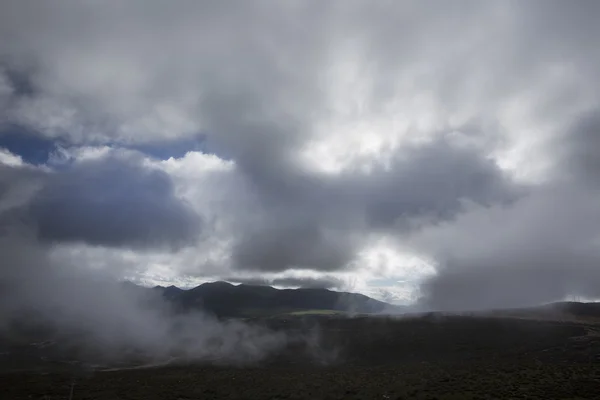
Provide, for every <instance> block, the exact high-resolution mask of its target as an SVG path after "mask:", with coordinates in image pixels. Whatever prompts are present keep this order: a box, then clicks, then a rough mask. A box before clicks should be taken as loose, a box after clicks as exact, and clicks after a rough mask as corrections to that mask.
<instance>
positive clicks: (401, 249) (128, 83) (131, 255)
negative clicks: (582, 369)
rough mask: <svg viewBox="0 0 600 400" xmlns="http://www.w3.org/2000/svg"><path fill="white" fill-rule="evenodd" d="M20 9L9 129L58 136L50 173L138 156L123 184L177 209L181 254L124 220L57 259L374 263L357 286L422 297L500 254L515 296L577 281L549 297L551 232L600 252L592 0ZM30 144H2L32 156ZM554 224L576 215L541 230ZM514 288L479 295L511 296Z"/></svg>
mask: <svg viewBox="0 0 600 400" xmlns="http://www.w3.org/2000/svg"><path fill="white" fill-rule="evenodd" d="M2 9H3V10H2V11H4V12H0V27H1V28H0V34H1V35H2V37H5V38H8V40H5V41H2V43H0V67H1V69H0V71H1V72H0V105H2V109H1V111H0V124H3V125H2V126H12V125H17V126H22V127H25V128H27V129H29V130H30V131H32V132H34V133H35V134H38V135H44V136H47V137H54V138H61V139H62V143H63V144H64V147H63V148H62V149H60V150H59V151H57V152H56V154H54V156H53V158H51V162H50V167H49V168H51V169H52V168H54V169H55V170H56V171H59V170H60V168H62V167H64V166H65V165H69V168H75V169H76V168H83V167H81V166H82V165H83V166H85V165H88V166H89V165H100V164H102V160H105V159H106V157H108V156H109V155H110V154H113V153H114V152H118V153H119V154H121V156H122V157H124V158H127V159H129V157H133V158H135V160H136V161H135V162H133V161H131V162H132V163H133V164H134V165H135V171H136V172H135V173H132V172H130V173H129V175H127V174H123V175H122V176H119V174H113V175H111V178H112V177H113V176H114V179H115V180H116V181H117V182H121V183H123V182H125V181H126V180H125V178H126V177H129V178H130V179H129V181H127V182H131V185H130V184H122V185H121V186H120V187H121V189H120V190H121V192H120V193H119V195H118V196H117V195H115V196H113V197H112V199H113V200H115V203H127V202H128V201H131V193H129V192H128V191H127V190H126V188H127V187H129V186H131V187H136V188H137V189H138V193H140V191H141V192H143V193H150V194H152V195H151V196H145V197H154V198H155V199H158V200H161V201H156V202H155V203H154V205H155V206H156V207H157V209H160V210H163V211H165V212H164V213H163V215H175V216H178V217H179V218H181V221H180V222H179V223H177V224H176V225H177V226H176V227H174V226H172V225H169V224H167V222H168V221H170V220H171V219H166V220H165V221H163V222H164V223H165V224H166V225H164V226H168V227H171V228H172V229H170V230H169V231H170V232H172V233H174V234H175V237H176V238H179V240H175V242H176V243H177V244H178V246H171V248H170V249H169V251H167V250H165V249H161V248H159V247H160V246H154V247H151V248H146V249H145V250H144V251H140V250H139V249H134V248H130V247H131V246H125V247H119V248H114V246H112V247H111V243H107V241H106V240H99V239H98V238H101V239H106V237H107V232H108V231H104V234H103V235H99V234H98V233H97V232H96V231H95V230H92V231H89V230H85V232H86V234H87V237H88V238H94V240H93V241H92V242H93V243H92V244H94V245H93V246H90V243H87V244H85V243H83V244H82V243H71V242H70V243H63V242H61V243H55V247H53V248H52V250H51V253H52V254H53V256H54V257H57V258H60V259H62V260H80V263H79V264H81V265H90V267H91V266H95V267H98V268H107V269H110V270H112V271H114V273H115V275H117V276H118V275H119V274H121V275H123V276H125V275H127V276H130V275H132V274H133V275H135V274H138V275H140V276H146V277H154V279H155V280H158V281H164V280H168V279H169V276H171V278H172V279H173V280H174V281H175V280H187V279H198V280H201V279H207V278H209V277H214V278H220V277H235V276H238V277H239V278H240V279H242V278H244V279H254V278H256V279H259V278H261V279H262V278H264V279H271V280H272V279H282V280H283V279H288V282H290V283H291V282H293V279H296V280H297V282H300V279H323V280H325V279H326V278H330V277H332V276H333V277H338V278H340V279H342V278H343V279H342V280H344V281H351V280H353V279H354V280H355V281H360V282H359V283H356V284H355V285H354V286H355V287H356V288H357V290H361V291H369V290H372V288H373V287H374V286H373V285H375V286H378V287H385V290H386V291H389V290H393V287H394V284H393V283H392V284H390V285H388V283H390V282H402V284H399V285H396V286H398V287H401V288H400V289H399V291H401V292H402V293H404V294H402V296H405V297H406V293H408V292H409V290H408V289H406V287H407V285H408V286H411V287H414V286H415V285H420V284H421V282H422V281H427V282H429V283H430V284H429V285H425V286H423V289H424V290H423V292H424V295H425V296H426V297H427V296H429V299H426V300H424V301H429V302H430V303H431V304H433V305H439V304H441V303H447V304H452V302H451V301H447V299H456V306H457V307H461V306H464V305H466V304H467V303H470V302H477V299H478V296H479V294H478V293H475V294H473V296H466V297H464V298H463V297H461V296H460V295H462V294H468V293H469V291H468V290H463V289H452V287H454V288H461V287H462V286H461V285H459V284H456V285H455V286H452V285H454V284H455V282H459V283H460V282H463V283H464V282H472V281H471V280H469V279H475V278H474V277H476V276H477V277H479V278H480V280H481V281H486V279H487V280H488V281H492V278H490V277H493V276H498V274H500V272H499V271H504V272H502V274H500V275H502V276H504V275H503V274H506V276H507V278H506V279H505V281H506V282H518V281H520V282H522V283H523V284H522V286H517V287H516V289H515V290H517V291H518V292H519V293H522V294H523V295H522V296H515V299H516V300H515V303H519V302H528V301H543V300H547V299H550V298H554V297H561V296H562V295H563V294H564V293H566V292H570V291H574V290H575V289H576V288H577V287H578V285H579V283H577V285H576V284H569V285H567V286H568V287H566V289H564V290H562V289H561V290H548V291H546V292H536V291H535V290H533V289H532V288H530V287H529V285H530V284H533V282H534V281H535V280H536V279H538V278H537V277H538V276H540V275H541V276H543V275H544V274H545V273H546V272H548V271H549V270H546V269H545V268H550V267H545V265H549V264H548V263H544V262H539V263H537V261H536V265H538V264H539V265H540V267H539V269H536V270H535V273H534V272H531V274H532V275H531V276H535V277H536V279H531V280H528V279H521V280H519V277H520V274H521V271H523V270H522V269H516V268H517V267H515V266H514V265H513V264H519V263H529V262H530V260H533V259H535V260H538V259H539V260H541V259H545V258H544V257H541V256H539V255H544V254H554V253H553V251H554V252H557V251H558V250H557V249H561V251H560V257H558V256H557V257H556V259H564V260H567V259H570V258H572V259H573V260H575V259H580V257H581V259H585V260H587V261H586V263H587V262H588V261H589V263H590V265H591V264H592V261H593V260H595V258H594V257H593V254H595V253H594V252H593V251H592V250H590V249H589V248H586V249H585V251H584V250H582V249H581V246H579V245H578V243H582V242H585V240H586V238H587V237H595V236H596V234H597V232H596V230H595V229H594V228H593V227H588V228H586V230H585V233H586V235H585V236H584V237H580V236H579V232H582V231H581V230H579V228H577V224H579V223H583V222H585V221H586V218H585V215H587V214H586V213H584V212H583V211H584V210H585V211H586V212H587V213H592V214H593V213H595V212H596V211H597V210H596V209H595V208H594V206H593V204H594V201H595V199H596V198H597V193H596V191H595V189H594V185H595V184H596V183H597V176H596V174H595V172H596V169H597V165H598V164H597V154H596V150H595V149H596V148H597V146H595V145H594V143H597V142H595V141H594V137H595V136H597V126H598V124H596V122H597V121H596V119H594V117H593V115H594V114H595V110H598V107H599V105H600V102H599V99H598V95H597V93H599V92H600V90H599V89H600V87H599V86H598V85H599V83H598V81H597V79H596V74H597V70H598V67H599V66H600V50H598V47H597V46H596V44H595V41H594V38H595V37H597V35H598V33H600V32H598V28H597V27H596V25H597V24H596V17H597V16H598V15H599V12H600V10H599V7H598V6H597V5H596V4H595V3H592V2H575V3H564V2H553V1H550V2H547V1H530V2H527V3H520V2H506V1H488V2H478V1H458V2H452V3H448V2H441V1H435V0H432V1H401V2H400V1H399V2H381V3H377V4H373V3H372V2H367V1H333V2H327V3H324V2H320V1H304V2H295V1H294V2H278V3H275V2H269V1H254V2H247V3H243V4H237V5H236V6H235V7H232V6H231V5H228V4H221V3H219V4H205V3H186V4H177V5H173V4H168V5H167V4H166V3H163V2H157V1H145V2H143V4H142V2H128V3H124V4H118V5H117V4H109V3H103V2H69V1H67V2H64V3H61V4H53V5H52V6H49V5H47V4H38V5H35V6H31V5H26V4H23V3H22V2H18V1H12V2H11V1H9V2H5V3H4V6H2ZM590 115H592V117H590ZM198 133H202V134H205V135H206V137H207V140H206V142H207V148H208V149H209V150H208V151H211V152H214V154H203V153H200V152H198V151H190V152H188V153H187V154H186V155H185V156H183V157H180V158H171V159H168V160H162V161H160V160H156V159H154V158H152V157H149V156H142V155H140V154H138V153H137V152H135V151H132V150H127V151H126V150H123V149H120V147H121V146H124V145H128V146H130V147H131V145H132V144H140V143H154V144H156V143H158V144H159V145H160V143H161V142H164V143H169V142H170V141H172V140H175V139H181V138H186V137H192V136H194V135H198ZM1 134H2V132H0V135H1ZM0 139H1V136H0ZM15 157H17V156H14V157H12V156H10V157H9V156H7V155H5V154H4V153H2V154H0V160H8V161H7V162H12V163H13V164H14V165H15V166H20V164H18V162H17V161H16V160H18V158H15ZM133 158H132V159H133ZM578 160H583V161H578ZM94 163H96V164H94ZM17 164H18V165H17ZM127 170H128V171H130V169H127ZM148 171H153V174H154V175H152V174H151V176H154V177H156V176H159V177H158V178H155V179H156V181H160V182H163V185H164V187H165V188H167V189H168V190H167V192H168V196H167V197H166V199H167V200H168V201H167V202H166V203H165V202H163V201H162V200H164V199H165V198H163V197H161V195H159V193H158V192H159V191H158V190H155V189H156V188H157V187H156V186H154V185H153V182H155V181H154V180H153V179H149V178H148V179H146V180H144V179H137V177H147V176H148V175H147V174H148V173H149V172H148ZM93 172H94V171H92V170H88V173H89V175H86V174H83V175H77V176H83V177H87V176H96V175H95V174H94V173H93ZM13 174H14V171H12V172H7V173H6V180H7V181H8V180H9V179H12V178H13ZM57 175H58V176H63V175H61V174H60V173H57ZM108 175H110V174H105V175H103V176H104V177H105V178H107V176H108ZM44 176H45V175H44ZM36 179H41V178H37V177H36ZM44 179H45V178H44ZM44 179H42V180H44ZM107 180H109V179H104V181H103V182H96V183H97V185H98V187H95V186H92V187H91V188H90V191H91V192H93V193H95V194H97V193H99V192H101V191H102V187H101V186H102V185H105V186H109V183H107V182H106V181H107ZM76 181H77V180H76ZM69 182H71V181H69ZM133 183H137V186H135V185H133ZM159 186H160V185H159ZM15 187H16V186H15ZM92 189H93V190H92ZM9 192H10V193H16V192H15V190H12V189H11V191H9ZM9 192H7V193H9ZM61 193H62V192H61ZM64 193H67V194H68V193H71V192H68V191H65V192H64ZM161 193H162V192H161ZM54 195H56V196H55V197H56V198H58V199H59V201H58V203H60V204H65V203H66V202H64V201H62V200H60V199H62V197H60V196H58V194H57V193H56V192H54ZM3 196H4V195H3ZM142 197H144V196H142ZM11 198H12V200H11V204H13V205H14V204H15V201H16V200H14V199H17V198H19V199H21V201H23V202H24V203H27V202H26V200H23V199H24V198H25V197H23V196H21V197H18V196H17V197H14V196H13V197H11ZM587 198H590V199H593V200H590V203H587V201H586V200H585V199H587ZM134 200H135V199H134ZM135 201H139V202H140V203H144V204H147V203H148V202H143V201H141V200H140V198H138V199H137V200H135ZM159 204H168V205H169V206H168V207H166V208H161V207H158V205H159ZM538 206H539V207H538ZM11 207H12V206H11ZM115 208H116V207H115ZM111 209H112V207H111ZM554 209H558V210H561V212H562V213H561V214H559V216H562V219H561V220H560V221H558V216H557V215H555V212H554V211H552V210H554ZM69 210H70V209H68V210H67V211H69ZM102 210H104V209H102ZM184 210H185V211H184ZM190 210H192V211H193V215H195V216H197V218H198V220H197V221H195V218H196V217H193V216H192V214H188V211H190ZM172 213H173V214H172ZM50 214H51V215H54V213H50ZM45 215H48V214H45ZM66 215H67V216H66V218H67V219H69V220H76V221H80V220H82V219H81V218H71V217H69V214H68V213H67V214H66ZM124 215H125V214H121V216H124ZM532 216H534V217H532ZM138 217H139V215H138ZM188 217H189V218H188ZM103 219H104V218H103ZM106 219H107V220H110V218H106ZM175 219H176V220H177V218H175ZM84 220H85V219H84ZM137 220H138V221H141V220H142V218H138V219H137ZM184 220H185V221H188V220H191V221H192V223H191V224H190V225H189V226H188V225H187V222H183V221H184ZM188 222H189V221H188ZM51 225H52V226H54V224H51ZM92 225H95V224H92ZM196 225H197V226H198V230H195V229H192V226H196ZM65 226H69V224H65ZM98 226H103V225H102V224H98ZM157 226H158V225H157ZM161 226H162V225H161ZM181 226H184V227H185V229H183V230H181V229H180V227H181ZM586 226H587V225H586ZM79 228H80V227H79ZM79 228H78V229H76V230H75V229H74V231H77V232H78V233H79V232H80V230H79ZM556 231H564V232H568V234H566V235H565V236H564V237H563V236H561V235H557V236H548V234H547V232H556ZM130 233H131V235H130V237H129V239H130V240H129V241H128V242H127V243H140V239H138V237H137V236H138V235H139V234H140V231H136V230H132V231H131V232H130ZM192 233H194V234H192ZM67 236H68V237H69V238H71V236H72V235H67ZM159 236H160V235H159ZM374 237H375V238H381V237H385V238H386V243H385V246H384V245H381V244H374V242H373V238H374ZM575 237H577V238H580V240H578V241H575V240H572V238H575ZM182 238H184V239H186V240H182ZM515 238H519V240H518V241H517V240H516V239H515ZM119 243H121V242H119ZM182 243H184V245H183V244H182ZM472 243H477V244H478V245H477V246H476V249H474V248H472V247H473V246H472ZM521 243H522V244H521ZM113 244H114V243H113ZM559 244H560V245H561V246H559ZM590 246H591V244H590ZM499 249H503V250H499ZM581 252H583V253H581ZM505 253H506V254H505ZM375 254H378V255H375ZM397 254H402V255H403V256H398V255H397ZM417 256H418V257H422V258H423V259H425V260H427V261H426V262H420V261H419V262H414V259H413V258H411V257H417ZM561 257H562V258H561ZM531 262H533V261H531ZM565 263H566V261H565ZM586 263H584V264H586ZM507 264H511V267H506V265H507ZM586 265H587V264H586ZM432 266H436V267H437V268H438V270H437V275H436V274H433V273H432V271H431V268H432ZM519 268H520V267H519ZM552 268H554V269H555V270H556V271H559V272H557V273H553V275H552V276H553V277H554V278H552V279H550V280H548V282H549V285H555V284H556V282H559V283H560V282H571V283H572V282H581V279H580V277H581V276H582V275H578V274H580V273H581V272H576V273H575V275H576V276H575V275H569V272H568V271H571V270H572V269H566V268H559V267H558V266H556V267H552ZM552 268H550V269H552ZM119 271H121V272H119ZM459 272H460V273H459ZM487 272H493V273H492V274H491V275H490V274H487ZM446 273H447V274H449V275H446ZM303 274H304V275H303ZM311 274H312V275H311ZM494 274H496V275H494ZM309 275H310V276H309ZM378 276H381V278H382V279H383V281H382V282H379V283H377V284H368V283H365V282H374V281H376V278H378ZM586 276H587V275H586ZM448 277H449V278H448ZM488 278H489V279H488ZM509 278H510V279H509ZM588 278H589V279H592V277H591V276H588ZM445 279H449V281H450V283H451V285H450V286H447V285H443V283H444V282H446V281H445ZM503 279H504V278H503ZM330 281H331V279H330ZM407 282H408V283H407ZM492 286H493V285H492ZM558 286H560V285H558ZM480 287H483V286H480ZM498 287H499V288H500V287H503V286H502V285H499V286H498ZM425 289H426V290H425ZM456 290H458V291H459V292H460V293H456ZM507 290H508V289H507ZM577 290H579V289H577ZM582 290H583V289H582ZM586 290H587V289H586ZM503 291H505V290H504V289H502V290H500V289H498V292H497V294H494V296H491V295H490V297H489V301H485V302H481V304H482V305H490V306H491V305H494V304H504V303H506V302H507V301H505V300H506V299H505V298H503V297H502V296H501V295H500V293H502V292H503ZM575 291H576V290H575ZM488 292H489V293H496V292H494V291H492V290H490V291H488ZM530 294H531V296H530ZM533 294H536V295H535V296H534V295H533ZM567 294H568V293H567ZM409 297H410V296H409ZM459 299H460V301H459ZM463 299H464V301H463ZM517 300H518V301H517Z"/></svg>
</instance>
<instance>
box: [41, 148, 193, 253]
mask: <svg viewBox="0 0 600 400" xmlns="http://www.w3.org/2000/svg"><path fill="white" fill-rule="evenodd" d="M30 212H31V215H32V217H33V219H34V220H35V222H36V224H37V228H38V232H39V237H40V238H41V239H42V240H45V241H49V242H84V243H88V244H91V245H95V246H109V247H159V248H160V247H162V246H167V247H172V248H179V247H181V246H184V245H186V244H190V243H191V241H193V240H194V239H195V238H196V237H197V234H198V230H199V225H200V221H199V218H198V216H197V215H196V214H195V213H194V212H193V211H192V210H191V209H190V208H189V207H188V206H187V205H186V204H185V203H184V202H182V201H181V200H180V199H178V198H177V197H176V196H175V194H174V187H173V183H172V182H171V180H170V177H169V176H168V175H167V174H165V173H164V172H162V171H157V170H152V169H148V168H144V167H142V166H141V165H139V164H138V163H137V162H135V161H129V160H125V159H120V158H119V157H115V156H108V157H103V158H101V159H99V160H88V161H81V162H76V163H75V164H74V165H72V166H70V167H67V170H66V171H59V172H56V173H54V174H51V175H50V176H49V178H48V182H47V183H46V185H45V187H44V188H43V189H42V190H41V191H39V192H38V193H37V194H36V196H35V197H34V199H33V200H32V202H31V204H30Z"/></svg>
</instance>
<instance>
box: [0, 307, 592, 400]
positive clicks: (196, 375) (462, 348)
mask: <svg viewBox="0 0 600 400" xmlns="http://www.w3.org/2000/svg"><path fill="white" fill-rule="evenodd" d="M525 317H526V316H519V317H512V316H511V317H506V316H494V317H485V316H443V315H436V314H429V315H424V316H414V317H404V318H402V319H390V318H376V317H369V318H367V317H359V318H339V317H302V318H300V317H285V318H272V319H269V320H267V321H266V323H267V324H268V325H269V326H270V327H271V328H273V329H276V330H283V331H297V330H303V329H304V330H313V331H314V329H315V327H318V328H317V329H318V331H319V332H320V333H319V335H320V339H321V341H320V347H319V349H318V350H315V351H313V354H311V355H309V354H307V349H306V348H301V347H302V346H300V347H297V348H295V347H293V346H291V347H290V348H288V349H287V350H286V351H284V352H282V353H280V354H278V355H277V356H275V357H271V358H269V359H266V360H263V361H262V362H260V363H258V364H256V365H253V366H245V367H231V366H229V367H227V366H209V365H200V364H197V363H196V364H187V365H183V364H179V365H170V366H163V367H160V368H141V369H121V370H104V371H102V370H97V369H96V370H93V369H88V370H86V371H82V370H81V369H80V368H79V369H78V368H71V369H69V368H58V367H56V368H45V369H38V370H36V371H35V372H33V371H8V370H7V368H4V371H5V372H3V373H2V374H0V393H1V394H0V398H1V399H14V400H17V399H40V400H58V399H69V398H70V396H71V391H72V398H73V399H90V400H92V399H93V400H96V399H106V400H117V399H130V400H138V399H139V400H142V399H144V400H146V399H148V400H149V399H172V400H192V399H230V398H231V399H233V398H235V399H304V398H306V399H347V398H348V399H371V398H373V399H412V398H419V399H493V398H523V399H525V398H527V399H561V398H564V399H582V398H600V334H599V330H598V328H600V326H597V325H596V322H595V320H594V319H593V318H592V319H586V318H581V319H580V320H577V318H571V319H568V320H562V321H561V320H559V319H557V318H555V319H554V320H549V318H547V317H548V316H545V317H546V318H545V319H543V318H537V319H532V318H525ZM529 317H531V316H529ZM262 323H265V322H264V321H262Z"/></svg>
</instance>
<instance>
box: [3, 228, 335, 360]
mask: <svg viewBox="0 0 600 400" xmlns="http://www.w3.org/2000/svg"><path fill="white" fill-rule="evenodd" d="M16 232H17V231H16V230H11V233H10V234H6V235H4V236H2V237H1V238H0V251H1V252H2V254H3V255H4V257H5V258H4V265H5V267H7V268H4V269H3V276H2V293H1V295H2V303H1V304H2V306H1V307H2V308H1V313H0V329H2V330H3V331H4V332H5V333H7V332H9V331H10V330H11V329H14V326H15V323H21V324H22V323H23V322H25V323H26V325H27V326H28V327H29V329H30V330H31V327H38V329H39V330H38V332H36V333H39V332H40V330H41V331H43V332H46V333H48V332H52V336H53V337H54V338H57V337H58V338H62V339H63V342H67V343H68V346H71V347H73V346H75V347H76V348H77V354H78V356H79V357H83V358H88V359H89V360H82V361H89V362H98V360H100V361H101V362H105V363H110V362H127V361H129V362H133V361H135V362H138V363H144V364H148V365H152V364H164V363H169V362H195V361H201V362H210V363H217V364H229V365H231V364H233V365H248V364H252V363H256V362H259V361H261V360H264V359H265V358H267V357H268V356H270V355H273V354H274V353H277V352H279V351H282V350H283V349H284V348H286V347H287V346H290V345H302V346H303V348H304V349H306V352H307V356H309V357H312V358H314V360H316V361H317V362H328V361H331V360H332V355H331V354H333V353H325V352H323V350H322V349H321V343H320V335H319V332H318V329H317V328H313V329H310V330H309V331H308V333H307V332H304V333H300V332H299V333H296V334H292V333H289V332H286V333H284V332H281V331H275V330H272V329H269V328H267V327H265V326H261V325H258V324H251V323H247V322H244V321H241V320H219V319H217V318H216V317H213V316H211V315H208V314H206V313H203V312H202V311H201V310H197V311H193V312H189V313H185V314H184V313H177V312H175V311H174V310H173V309H172V308H171V307H170V305H169V304H168V302H167V301H165V300H164V299H163V298H162V296H161V295H160V293H159V292H155V291H153V290H151V289H148V288H143V287H140V286H136V285H133V284H130V283H127V282H118V281H116V280H115V279H112V277H110V276H108V275H106V274H104V273H102V272H97V271H90V270H89V269H87V268H76V267H74V266H65V265H56V264H55V263H53V262H52V260H51V258H50V257H49V250H50V247H49V246H48V245H40V243H38V242H37V241H36V239H35V238H34V237H33V236H32V235H30V234H29V232H28V231H27V230H26V229H24V230H22V232H21V233H16ZM65 339H66V340H65Z"/></svg>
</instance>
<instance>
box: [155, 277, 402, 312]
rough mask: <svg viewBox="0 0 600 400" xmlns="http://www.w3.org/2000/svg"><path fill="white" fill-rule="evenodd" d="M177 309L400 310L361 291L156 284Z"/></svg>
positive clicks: (286, 310)
mask: <svg viewBox="0 0 600 400" xmlns="http://www.w3.org/2000/svg"><path fill="white" fill-rule="evenodd" d="M154 290H158V291H161V292H162V295H163V296H164V298H165V299H168V300H169V301H171V302H172V303H173V304H174V305H175V306H176V307H177V308H178V309H181V310H192V309H204V310H205V311H207V312H210V313H213V314H215V315H217V316H221V317H249V316H264V315H274V314H283V313H292V312H305V311H306V312H309V311H339V312H350V313H360V314H362V313H380V312H398V311H399V310H400V307H397V306H393V305H391V304H388V303H384V302H381V301H378V300H375V299H372V298H370V297H367V296H365V295H362V294H357V293H345V292H335V291H331V290H327V289H282V290H280V289H275V288H273V287H271V286H258V285H245V284H241V285H237V286H235V285H232V284H230V283H227V282H211V283H205V284H202V285H200V286H198V287H195V288H193V289H189V290H182V289H179V288H177V287H175V286H170V287H162V286H156V287H155V288H154Z"/></svg>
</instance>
